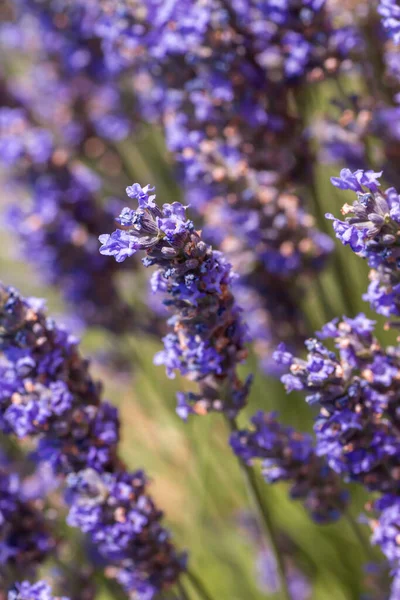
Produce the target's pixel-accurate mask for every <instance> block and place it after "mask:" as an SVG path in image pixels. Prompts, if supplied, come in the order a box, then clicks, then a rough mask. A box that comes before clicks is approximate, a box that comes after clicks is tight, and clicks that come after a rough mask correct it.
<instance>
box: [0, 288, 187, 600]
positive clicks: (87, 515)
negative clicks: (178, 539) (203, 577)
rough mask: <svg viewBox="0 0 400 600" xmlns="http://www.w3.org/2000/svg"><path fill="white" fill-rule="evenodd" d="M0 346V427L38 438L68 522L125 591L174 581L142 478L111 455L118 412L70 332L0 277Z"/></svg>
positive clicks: (179, 562) (174, 560)
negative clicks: (61, 491) (58, 479)
mask: <svg viewBox="0 0 400 600" xmlns="http://www.w3.org/2000/svg"><path fill="white" fill-rule="evenodd" d="M0 350H1V351H2V356H1V358H0V390H1V393H0V431H3V432H4V433H6V434H14V435H16V436H18V437H30V438H33V439H38V440H39V441H38V445H37V451H36V454H37V457H38V458H39V459H40V460H42V461H44V462H49V463H51V464H52V466H53V469H54V471H55V472H56V473H57V474H59V475H60V476H64V477H66V483H67V494H66V496H67V502H68V504H69V505H70V512H69V516H68V522H69V524H70V525H72V526H74V527H79V528H80V529H81V531H83V532H84V533H86V534H87V535H88V537H89V539H90V540H91V541H92V543H93V544H94V545H95V546H96V548H97V550H98V552H99V554H100V555H101V557H102V559H103V560H104V565H105V566H106V567H107V568H108V571H109V573H110V575H111V576H112V577H114V578H115V579H117V580H118V581H119V583H120V584H121V585H122V586H123V587H124V588H125V590H126V592H127V593H129V594H132V597H134V598H135V599H137V600H151V599H152V598H154V597H156V596H157V595H159V593H160V592H161V591H164V590H165V589H168V588H169V587H170V586H172V585H173V584H174V583H175V582H176V581H177V579H178V577H179V575H180V574H181V572H182V571H183V570H184V569H185V564H186V555H185V554H182V553H178V552H177V551H176V550H175V548H174V546H173V544H172V542H171V541H170V535H169V533H168V531H167V530H166V529H165V528H164V527H163V524H162V512H161V511H160V510H159V509H158V508H157V507H156V506H155V504H154V503H153V501H152V499H151V497H150V496H149V495H148V494H147V478H146V476H145V475H144V474H143V473H142V472H141V471H138V472H134V473H128V472H127V471H126V470H125V468H124V465H123V464H122V462H121V460H120V459H119V457H118V454H117V446H118V442H119V428H118V423H119V416H118V411H117V409H116V408H115V407H113V406H111V405H110V404H108V403H106V402H104V401H103V400H102V397H101V386H100V385H99V384H98V383H97V382H95V381H94V380H93V379H92V376H91V374H90V370H89V368H88V361H86V360H84V359H83V358H82V357H81V356H80V353H79V349H78V343H77V340H76V339H74V338H73V337H72V336H70V335H68V333H67V332H66V331H65V330H63V329H61V328H59V327H57V325H56V324H55V323H54V321H52V320H51V319H49V318H46V315H45V314H44V312H43V310H42V304H41V303H40V301H38V300H34V299H30V300H25V299H24V298H22V297H21V296H20V295H19V294H18V293H17V292H16V290H14V289H12V288H7V287H5V286H3V285H0ZM0 483H1V479H0ZM0 499H1V494H0ZM0 501H1V500H0ZM0 532H1V527H0Z"/></svg>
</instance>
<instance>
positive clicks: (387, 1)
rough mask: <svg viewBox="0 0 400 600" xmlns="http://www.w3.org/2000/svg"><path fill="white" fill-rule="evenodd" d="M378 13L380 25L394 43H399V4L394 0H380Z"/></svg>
mask: <svg viewBox="0 0 400 600" xmlns="http://www.w3.org/2000/svg"><path fill="white" fill-rule="evenodd" d="M378 13H379V14H380V15H381V17H382V25H383V27H384V29H385V30H386V32H387V34H388V35H389V37H390V38H391V39H392V40H393V42H394V43H395V44H400V6H399V4H398V3H397V1H396V0H380V1H379V5H378Z"/></svg>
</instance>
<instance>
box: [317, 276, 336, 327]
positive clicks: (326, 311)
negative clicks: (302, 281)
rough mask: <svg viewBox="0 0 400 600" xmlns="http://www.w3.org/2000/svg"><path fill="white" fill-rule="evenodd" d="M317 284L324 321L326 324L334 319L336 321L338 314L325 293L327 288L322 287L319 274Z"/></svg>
mask: <svg viewBox="0 0 400 600" xmlns="http://www.w3.org/2000/svg"><path fill="white" fill-rule="evenodd" d="M315 283H316V286H317V292H318V296H319V298H320V300H321V305H322V312H323V318H324V321H325V322H327V321H332V319H334V318H335V317H336V316H337V315H336V312H335V310H334V308H333V306H332V304H331V302H330V300H329V298H328V295H327V294H326V292H325V288H324V286H323V285H322V282H321V279H320V275H319V274H317V276H316V278H315Z"/></svg>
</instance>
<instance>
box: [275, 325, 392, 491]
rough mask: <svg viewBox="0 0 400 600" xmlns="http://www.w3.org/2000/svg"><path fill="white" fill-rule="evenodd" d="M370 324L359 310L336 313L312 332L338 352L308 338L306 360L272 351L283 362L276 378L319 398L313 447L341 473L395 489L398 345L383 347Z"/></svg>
mask: <svg viewBox="0 0 400 600" xmlns="http://www.w3.org/2000/svg"><path fill="white" fill-rule="evenodd" d="M374 325H375V323H374V321H371V320H369V319H367V318H366V317H365V315H363V314H360V315H358V316H357V317H356V318H354V319H349V318H346V317H343V320H342V321H341V322H339V320H338V319H335V320H334V321H332V322H330V323H328V324H327V325H325V326H324V328H323V329H322V331H321V332H320V333H319V334H318V335H319V337H320V338H333V339H334V341H335V345H336V348H337V351H336V352H331V351H330V350H329V349H328V348H327V347H326V346H325V345H324V344H323V343H322V342H321V341H319V340H317V339H310V340H308V341H307V342H306V347H307V350H308V355H307V358H306V359H304V360H303V359H300V358H295V357H293V356H292V355H291V354H290V353H288V352H284V351H279V352H278V353H277V354H276V358H277V360H279V361H280V363H281V364H282V365H286V367H287V368H288V369H289V373H288V374H286V375H284V376H283V377H282V381H283V383H284V384H285V387H286V389H287V391H288V392H290V391H292V390H302V391H304V392H305V395H306V400H307V402H308V403H309V404H316V405H319V415H318V418H317V420H316V423H315V432H316V436H317V445H316V452H317V454H318V455H320V456H325V457H326V460H327V462H328V464H329V466H330V467H331V468H332V469H333V470H334V471H336V472H337V473H339V474H340V475H341V476H342V477H344V478H345V479H346V480H350V481H357V482H359V483H361V484H363V485H364V486H365V487H366V488H367V489H368V490H370V491H379V492H382V493H391V494H398V493H399V491H400V478H399V461H398V457H399V455H400V437H399V435H398V431H399V425H400V423H399V414H398V397H399V391H400V380H399V377H398V374H399V369H400V350H399V348H398V347H396V348H393V347H388V348H386V349H385V348H382V347H381V346H380V344H379V342H378V340H377V339H376V338H375V337H374V335H373V331H374Z"/></svg>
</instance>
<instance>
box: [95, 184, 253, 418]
mask: <svg viewBox="0 0 400 600" xmlns="http://www.w3.org/2000/svg"><path fill="white" fill-rule="evenodd" d="M152 191H154V188H150V186H146V187H144V188H142V187H141V186H140V185H139V184H134V185H133V186H130V187H129V188H128V190H127V193H128V195H129V196H130V198H132V199H137V200H138V204H139V206H138V208H137V209H136V210H133V209H130V208H128V207H126V208H124V210H123V211H122V213H121V214H120V216H119V218H118V219H117V222H118V223H119V224H120V226H121V227H122V228H123V229H117V230H116V231H114V232H113V233H112V234H104V235H101V236H100V238H99V239H100V242H101V244H102V246H101V248H100V252H101V254H104V255H106V256H114V258H115V259H116V260H117V261H124V260H125V259H126V258H127V257H130V256H133V255H134V254H136V253H137V252H145V253H146V256H145V258H144V259H143V264H144V265H145V266H146V267H150V266H154V265H157V266H158V269H157V270H156V271H155V272H154V274H153V277H152V288H153V290H154V291H155V292H162V293H163V294H164V296H165V300H164V303H165V305H166V306H167V307H168V308H169V309H170V310H171V311H172V312H173V315H172V317H171V318H170V320H169V325H170V326H171V332H170V333H169V334H168V335H167V336H165V338H164V340H163V341H164V350H163V351H161V352H159V353H158V354H157V355H156V357H155V363H156V364H164V365H165V367H166V370H167V374H168V376H169V377H173V376H174V371H176V370H178V371H180V373H181V374H182V375H184V376H186V377H188V378H189V379H191V380H194V381H197V382H199V384H200V393H199V394H192V393H191V394H188V395H186V396H184V395H179V398H178V402H179V404H178V413H179V414H180V415H181V416H183V417H186V416H187V414H189V413H190V412H197V413H198V414H202V413H204V412H208V411H210V410H224V411H226V412H227V413H228V414H229V415H231V416H234V415H236V414H237V412H238V411H239V410H240V409H241V408H242V406H243V405H244V403H245V400H246V396H247V393H248V387H249V384H250V380H247V381H246V382H245V383H242V382H241V381H240V380H239V378H238V376H237V374H236V367H237V364H238V363H239V362H241V361H242V360H244V358H245V356H246V350H245V347H244V343H245V341H246V329H245V327H244V325H243V323H242V320H241V311H240V309H239V308H238V307H237V306H236V305H235V303H234V299H233V296H232V292H231V286H232V282H233V280H234V275H233V273H232V269H231V265H230V264H229V263H228V262H227V261H226V260H225V258H224V256H223V255H222V254H221V253H220V252H217V251H215V250H212V248H211V247H210V246H208V245H207V244H206V243H205V242H204V241H203V240H202V238H201V236H200V234H199V232H197V231H196V230H195V228H194V225H193V222H192V221H190V220H189V219H187V217H186V209H185V207H184V206H183V205H182V204H180V203H179V202H174V203H173V204H164V205H163V208H162V210H161V209H160V208H159V207H158V206H157V204H156V203H155V195H154V194H152V193H151V192H152Z"/></svg>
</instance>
